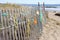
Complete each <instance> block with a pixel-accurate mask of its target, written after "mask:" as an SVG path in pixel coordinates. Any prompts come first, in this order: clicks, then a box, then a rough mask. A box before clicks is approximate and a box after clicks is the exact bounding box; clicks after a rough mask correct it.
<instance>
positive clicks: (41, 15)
mask: <svg viewBox="0 0 60 40" xmlns="http://www.w3.org/2000/svg"><path fill="white" fill-rule="evenodd" d="M42 18H43V14H42V12H41V13H40V22H42Z"/></svg>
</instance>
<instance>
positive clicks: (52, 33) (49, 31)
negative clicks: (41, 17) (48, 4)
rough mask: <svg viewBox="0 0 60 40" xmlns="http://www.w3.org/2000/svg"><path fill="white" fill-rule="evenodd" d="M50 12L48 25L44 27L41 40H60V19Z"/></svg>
mask: <svg viewBox="0 0 60 40" xmlns="http://www.w3.org/2000/svg"><path fill="white" fill-rule="evenodd" d="M54 14H55V12H49V13H48V18H47V24H46V25H44V26H43V33H42V36H41V37H40V40H60V17H58V16H55V15H54Z"/></svg>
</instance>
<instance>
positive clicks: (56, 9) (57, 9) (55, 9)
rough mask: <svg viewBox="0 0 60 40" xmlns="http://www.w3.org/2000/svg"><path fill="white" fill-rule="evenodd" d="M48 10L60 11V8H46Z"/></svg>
mask: <svg viewBox="0 0 60 40" xmlns="http://www.w3.org/2000/svg"><path fill="white" fill-rule="evenodd" d="M45 10H47V11H60V8H45Z"/></svg>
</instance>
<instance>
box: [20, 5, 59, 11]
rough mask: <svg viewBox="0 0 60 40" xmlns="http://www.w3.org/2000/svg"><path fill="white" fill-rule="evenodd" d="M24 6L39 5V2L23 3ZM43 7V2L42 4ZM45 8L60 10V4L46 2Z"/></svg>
mask: <svg viewBox="0 0 60 40" xmlns="http://www.w3.org/2000/svg"><path fill="white" fill-rule="evenodd" d="M21 5H23V6H32V7H33V6H34V7H35V6H38V4H21ZM40 6H41V7H42V4H41V5H40ZM45 10H50V11H52V10H54V11H60V4H45Z"/></svg>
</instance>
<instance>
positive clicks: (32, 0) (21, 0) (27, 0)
mask: <svg viewBox="0 0 60 40" xmlns="http://www.w3.org/2000/svg"><path fill="white" fill-rule="evenodd" d="M7 2H8V3H16V4H37V3H38V2H40V3H41V4H42V3H43V2H45V4H60V0H0V3H7Z"/></svg>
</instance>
